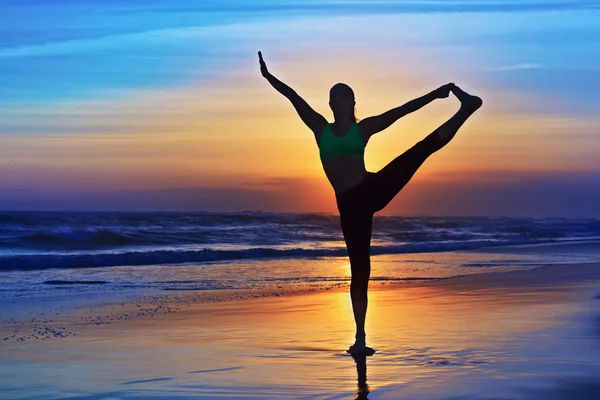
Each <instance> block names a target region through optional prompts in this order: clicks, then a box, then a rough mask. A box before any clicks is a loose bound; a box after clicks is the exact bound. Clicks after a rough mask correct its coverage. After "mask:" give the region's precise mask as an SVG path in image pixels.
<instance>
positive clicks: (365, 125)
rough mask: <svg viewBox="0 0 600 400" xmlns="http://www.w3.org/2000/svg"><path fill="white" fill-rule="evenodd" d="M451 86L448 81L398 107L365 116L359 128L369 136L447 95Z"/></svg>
mask: <svg viewBox="0 0 600 400" xmlns="http://www.w3.org/2000/svg"><path fill="white" fill-rule="evenodd" d="M453 86H454V84H453V83H448V84H446V85H443V86H440V87H439V88H437V89H435V90H434V91H432V92H429V93H427V94H426V95H424V96H421V97H418V98H416V99H414V100H411V101H409V102H408V103H405V104H403V105H401V106H400V107H396V108H392V109H391V110H389V111H386V112H385V113H383V114H380V115H377V116H374V117H369V118H365V119H363V120H362V121H360V122H359V126H360V130H361V132H363V133H366V134H368V136H369V137H370V136H371V135H374V134H376V133H377V132H380V131H382V130H384V129H386V128H387V127H388V126H390V125H392V124H393V123H394V122H396V121H397V120H398V119H399V118H402V117H403V116H405V115H407V114H410V113H412V112H415V111H417V110H418V109H420V108H422V107H424V106H426V105H427V104H429V103H431V102H432V101H433V100H435V99H442V98H445V97H448V96H449V95H450V90H451V89H452V87H453Z"/></svg>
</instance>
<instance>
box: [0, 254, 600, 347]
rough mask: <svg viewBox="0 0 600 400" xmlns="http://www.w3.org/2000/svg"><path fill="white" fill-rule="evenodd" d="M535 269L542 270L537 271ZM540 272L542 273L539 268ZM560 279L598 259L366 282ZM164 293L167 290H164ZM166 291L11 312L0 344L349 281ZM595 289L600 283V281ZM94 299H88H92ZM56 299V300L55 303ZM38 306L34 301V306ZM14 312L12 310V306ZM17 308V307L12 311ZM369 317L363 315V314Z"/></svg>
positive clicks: (342, 287)
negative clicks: (282, 287)
mask: <svg viewBox="0 0 600 400" xmlns="http://www.w3.org/2000/svg"><path fill="white" fill-rule="evenodd" d="M540 271H542V272H541V273H540ZM544 272H545V273H544ZM557 279H560V281H561V283H562V284H563V285H565V284H567V283H573V282H577V281H585V280H588V279H600V263H597V262H590V263H573V264H550V265H545V266H541V267H540V266H537V267H532V268H529V269H522V270H511V271H505V272H499V271H495V272H482V273H480V274H468V275H462V276H453V277H443V278H432V279H425V280H419V279H414V280H406V281H402V282H396V281H370V283H369V293H373V292H376V291H387V290H392V291H394V290H405V289H410V288H420V287H430V288H443V289H444V290H447V291H450V292H456V293H458V292H466V293H468V291H469V290H483V289H486V288H487V289H491V288H495V289H499V288H504V289H506V290H515V289H516V290H519V289H518V288H522V287H523V286H524V285H532V284H535V285H538V286H539V285H541V284H543V283H544V282H546V283H547V284H555V283H556V280H557ZM165 292H167V293H165ZM169 292H171V291H165V290H160V289H155V290H150V291H148V290H136V291H134V292H129V293H125V294H123V295H122V296H119V297H116V298H115V296H114V293H111V294H110V295H104V294H101V293H96V294H95V296H88V297H87V298H86V299H85V300H86V301H84V302H82V303H81V304H77V305H75V306H72V307H71V308H66V309H65V308H56V309H46V310H43V311H42V312H41V313H38V314H36V315H33V314H32V313H31V312H29V314H26V315H24V316H22V317H21V318H20V319H16V318H14V317H10V318H6V317H4V318H2V319H1V320H0V346H2V344H9V343H17V342H21V343H23V342H27V341H35V340H46V339H55V338H64V337H67V336H76V335H77V333H78V331H79V332H83V331H85V330H86V328H88V327H97V326H101V325H120V324H121V323H124V322H127V323H132V322H133V321H135V320H146V319H151V320H156V319H160V318H162V317H164V316H167V315H171V314H177V313H182V312H184V313H190V312H192V313H193V312H194V311H198V310H199V309H202V308H205V311H206V307H214V306H215V305H219V304H221V305H222V304H225V306H219V307H218V309H222V307H229V306H231V307H234V308H235V304H236V303H240V302H241V303H245V302H250V303H248V304H256V302H259V301H260V300H272V299H278V298H289V297H298V296H310V295H313V296H318V295H320V294H323V293H340V292H344V293H347V294H348V301H350V300H349V299H350V297H349V282H342V283H340V282H338V283H335V284H331V285H328V286H325V285H322V286H316V285H315V286H314V287H305V288H300V289H292V290H289V289H285V290H280V289H267V290H262V291H257V290H255V289H222V290H201V291H198V290H175V291H172V292H173V293H169ZM599 293H600V286H599ZM65 297H72V299H71V302H74V301H78V300H79V301H81V300H83V299H82V298H81V295H78V294H74V295H72V296H69V295H67V296H65ZM90 297H92V298H95V300H94V299H92V298H90ZM59 304H60V303H59ZM38 307H39V306H38ZM13 311H14V310H13ZM17 313H18V310H17ZM367 316H368V314H367Z"/></svg>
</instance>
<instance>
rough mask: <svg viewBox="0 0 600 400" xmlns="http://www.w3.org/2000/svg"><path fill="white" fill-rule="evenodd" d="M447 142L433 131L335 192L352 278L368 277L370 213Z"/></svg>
mask: <svg viewBox="0 0 600 400" xmlns="http://www.w3.org/2000/svg"><path fill="white" fill-rule="evenodd" d="M446 143H447V142H445V141H443V140H442V139H440V138H439V137H438V135H437V134H436V133H435V132H434V133H431V134H429V135H428V136H427V137H426V138H425V139H423V140H421V141H420V142H418V143H417V144H415V145H414V146H413V147H411V148H410V149H408V150H407V151H406V152H404V153H403V154H401V155H400V156H398V157H396V158H395V159H394V160H392V161H391V162H390V163H389V164H388V165H386V166H385V167H384V168H382V169H381V170H380V171H378V172H376V173H374V172H368V175H367V176H366V177H365V179H363V180H362V181H361V182H360V183H359V184H358V185H357V186H354V187H353V188H351V189H349V190H347V191H346V192H343V193H341V194H339V195H338V194H336V201H337V206H338V210H339V212H340V223H341V227H342V233H343V235H344V240H345V241H346V246H347V248H348V256H349V258H350V266H351V269H352V278H353V280H356V279H358V280H360V281H364V280H365V279H366V280H368V279H369V275H370V273H371V268H370V249H371V230H372V225H373V215H374V214H375V213H376V212H377V211H380V210H382V209H383V208H384V207H385V206H386V205H387V204H388V203H389V202H390V201H391V200H392V199H393V198H394V196H396V194H398V192H399V191H400V190H401V189H402V188H403V187H404V185H406V184H407V183H408V181H409V180H410V179H411V178H412V176H413V175H414V174H415V172H416V171H417V169H419V167H420V166H421V165H422V164H423V162H424V161H425V160H426V159H427V157H429V156H430V155H431V154H433V153H435V152H436V151H437V150H439V149H441V148H442V147H443V146H444V145H445V144H446Z"/></svg>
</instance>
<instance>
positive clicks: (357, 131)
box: [258, 51, 483, 355]
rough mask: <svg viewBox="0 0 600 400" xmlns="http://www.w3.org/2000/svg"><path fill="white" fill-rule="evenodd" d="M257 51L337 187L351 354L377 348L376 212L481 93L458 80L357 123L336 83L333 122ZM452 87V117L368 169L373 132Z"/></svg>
mask: <svg viewBox="0 0 600 400" xmlns="http://www.w3.org/2000/svg"><path fill="white" fill-rule="evenodd" d="M258 57H259V63H260V71H261V73H262V75H263V76H264V77H265V78H266V79H267V80H268V81H269V83H270V84H271V85H273V87H274V88H275V89H276V90H277V91H278V92H279V93H281V94H283V95H284V96H285V97H287V98H288V99H289V100H290V101H291V102H292V104H293V106H294V108H295V109H296V111H297V112H298V114H299V115H300V118H301V119H302V121H304V123H305V124H306V125H307V126H308V127H309V128H310V129H311V130H312V131H313V133H314V135H315V139H316V141H317V144H318V146H319V152H320V156H321V162H322V164H323V169H324V170H325V174H326V175H327V178H328V179H329V182H331V185H332V186H333V189H334V192H335V196H336V202H337V207H338V210H339V212H340V224H341V228H342V233H343V235H344V241H345V242H346V247H347V249H348V256H349V258H350V268H351V272H352V281H351V284H350V297H351V299H352V309H353V312H354V319H355V321H356V341H355V343H354V344H353V345H352V346H350V348H349V349H348V352H349V353H351V354H353V355H361V354H362V355H370V354H373V353H374V352H375V350H373V349H371V348H370V347H367V346H366V334H365V316H366V313H367V287H368V283H369V276H370V273H371V262H370V246H371V227H372V223H373V215H374V213H376V212H377V211H380V210H382V209H383V208H384V207H385V206H386V205H387V204H388V203H389V202H390V201H391V200H392V199H393V198H394V196H395V195H396V194H397V193H398V192H399V191H400V190H401V189H402V188H403V187H404V185H406V184H407V183H408V181H409V180H410V178H411V177H412V176H413V175H414V173H415V172H416V171H417V169H418V168H419V167H420V166H421V164H423V162H424V161H425V160H426V159H427V157H429V156H430V155H431V154H433V153H435V152H436V151H437V150H439V149H441V148H442V147H444V146H445V145H446V144H447V143H448V142H449V141H450V140H451V139H452V138H453V137H454V135H455V134H456V132H457V131H458V129H459V128H460V127H461V126H462V124H463V123H464V122H465V121H466V120H467V118H469V117H470V116H471V115H472V114H473V113H474V112H475V111H476V110H477V109H478V108H479V107H481V105H482V104H483V102H482V100H481V99H480V98H479V97H477V96H472V95H470V94H468V93H465V92H464V91H463V90H461V89H460V88H459V87H458V86H456V85H454V84H453V83H449V84H446V85H443V86H441V87H439V88H437V89H435V90H433V91H432V92H430V93H428V94H426V95H424V96H422V97H419V98H417V99H414V100H411V101H409V102H408V103H406V104H404V105H402V106H400V107H396V108H394V109H391V110H389V111H387V112H385V113H383V114H381V115H377V116H374V117H369V118H365V119H363V120H361V121H360V122H358V123H357V120H356V118H355V116H354V105H355V104H356V103H355V101H354V92H353V91H352V89H351V88H350V87H349V86H348V85H346V84H343V83H338V84H335V85H334V86H333V87H332V88H331V90H330V91H329V106H330V107H331V110H332V111H333V116H334V119H335V121H334V122H333V123H332V124H330V123H329V122H327V120H326V119H325V118H324V117H323V116H322V115H320V114H319V113H317V112H315V111H314V110H313V109H312V108H311V107H310V106H309V105H308V104H307V103H306V101H304V100H303V99H302V98H301V97H300V96H299V95H298V94H297V93H296V92H295V91H294V90H293V89H291V88H290V87H289V86H287V85H286V84H284V83H283V82H281V81H279V80H278V79H277V78H275V77H274V76H273V75H271V74H270V73H269V71H268V70H267V66H266V64H265V62H264V60H263V58H262V54H261V52H260V51H259V52H258ZM450 92H452V93H453V94H454V95H455V96H456V97H457V98H458V100H460V103H461V106H460V109H459V110H458V111H457V112H456V114H454V116H453V117H452V118H450V119H449V120H448V121H446V122H445V123H444V124H442V125H441V126H440V127H439V128H437V129H436V130H435V131H433V132H432V133H431V134H429V135H428V136H427V137H425V139H423V140H421V141H420V142H418V143H417V144H415V145H414V146H413V147H412V148H410V149H408V150H407V151H406V152H404V153H403V154H401V155H399V156H398V157H396V158H395V159H394V160H392V161H391V162H390V163H389V164H388V165H386V166H385V167H384V168H382V169H381V170H380V171H378V172H369V171H367V170H366V168H365V162H364V158H363V157H364V152H365V146H366V145H367V142H368V141H369V139H370V138H371V136H372V135H374V134H376V133H377V132H380V131H382V130H384V129H385V128H387V127H389V126H390V125H391V124H392V123H394V122H395V121H396V120H397V119H398V118H400V117H402V116H404V115H406V114H409V113H411V112H413V111H416V110H418V109H420V108H421V107H423V106H425V105H426V104H429V103H430V102H432V101H433V100H435V99H441V98H445V97H448V96H449V95H450Z"/></svg>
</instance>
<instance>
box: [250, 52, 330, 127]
mask: <svg viewBox="0 0 600 400" xmlns="http://www.w3.org/2000/svg"><path fill="white" fill-rule="evenodd" d="M258 58H259V62H260V72H261V74H262V76H264V77H265V79H266V80H268V81H269V83H270V84H271V85H272V86H273V87H274V88H275V89H276V90H277V91H278V92H279V93H281V94H282V95H284V96H285V97H287V98H288V99H289V100H290V101H291V102H292V105H293V106H294V108H295V109H296V111H297V112H298V115H300V118H301V119H302V121H304V123H305V124H306V125H307V126H308V127H309V128H310V129H311V130H312V131H313V132H315V133H320V132H321V131H322V130H323V128H324V127H325V125H326V124H327V120H326V119H325V118H324V117H323V116H322V115H321V114H319V113H318V112H316V111H315V110H313V109H312V108H311V107H310V106H309V105H308V103H307V102H306V101H304V99H303V98H302V97H300V96H299V95H298V93H296V91H295V90H294V89H292V88H291V87H289V86H288V85H286V84H285V83H283V82H281V81H280V80H279V79H277V78H275V77H274V76H273V75H272V74H271V73H270V72H269V71H268V70H267V65H266V64H265V62H264V60H263V58H262V54H261V52H260V51H259V52H258Z"/></svg>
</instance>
